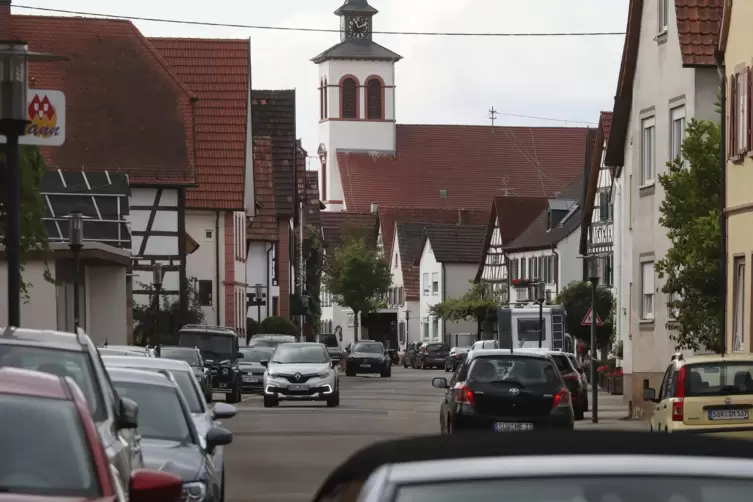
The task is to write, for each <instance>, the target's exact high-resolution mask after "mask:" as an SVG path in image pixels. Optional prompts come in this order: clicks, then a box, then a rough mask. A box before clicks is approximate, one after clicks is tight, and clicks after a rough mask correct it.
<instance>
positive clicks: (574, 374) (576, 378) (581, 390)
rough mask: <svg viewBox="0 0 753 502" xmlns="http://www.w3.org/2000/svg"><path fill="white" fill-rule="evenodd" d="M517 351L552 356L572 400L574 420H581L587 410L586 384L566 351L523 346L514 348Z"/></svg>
mask: <svg viewBox="0 0 753 502" xmlns="http://www.w3.org/2000/svg"><path fill="white" fill-rule="evenodd" d="M519 351H520V352H532V353H537V354H545V355H547V356H549V357H551V358H552V360H553V361H554V363H555V364H556V365H557V369H558V370H559V372H560V374H561V375H562V379H563V380H564V381H565V385H567V389H568V390H569V391H570V397H571V398H572V401H573V411H574V412H575V420H583V417H584V415H585V412H586V410H588V385H587V384H584V383H583V375H581V374H580V372H578V369H577V367H576V366H575V365H573V362H572V359H570V357H569V356H568V353H567V352H561V351H559V350H551V349H545V348H541V349H539V348H525V349H517V350H516V352H519Z"/></svg>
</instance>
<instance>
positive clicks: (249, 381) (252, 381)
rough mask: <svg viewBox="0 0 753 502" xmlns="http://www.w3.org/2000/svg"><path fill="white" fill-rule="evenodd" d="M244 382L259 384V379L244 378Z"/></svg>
mask: <svg viewBox="0 0 753 502" xmlns="http://www.w3.org/2000/svg"><path fill="white" fill-rule="evenodd" d="M243 381H244V382H246V383H259V377H254V376H244V377H243Z"/></svg>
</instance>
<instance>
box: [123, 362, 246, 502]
mask: <svg viewBox="0 0 753 502" xmlns="http://www.w3.org/2000/svg"><path fill="white" fill-rule="evenodd" d="M108 371H109V373H110V378H111V379H112V382H113V384H114V385H115V388H116V389H117V391H118V393H120V394H121V395H123V396H128V397H129V398H130V399H133V400H134V401H136V402H137V403H138V405H139V433H140V434H141V438H142V439H141V447H142V451H143V455H144V464H145V466H146V467H147V468H148V469H155V470H159V471H165V472H169V473H170V474H175V475H176V476H179V477H181V478H183V497H182V499H181V500H185V501H199V500H200V501H203V502H220V501H221V500H223V499H224V493H223V486H224V479H223V478H224V475H223V474H222V473H224V471H222V473H221V472H220V471H219V470H218V469H217V468H216V467H215V464H214V461H213V459H212V457H213V455H214V452H215V450H216V449H217V448H218V447H219V446H222V445H227V444H230V443H231V442H232V441H233V435H232V434H231V433H230V431H228V430H227V429H224V428H222V427H218V426H214V427H212V428H210V429H209V430H207V432H206V435H205V436H204V438H201V436H200V435H199V433H198V431H197V430H196V426H195V425H194V421H193V419H192V418H191V410H190V409H189V407H188V404H187V402H186V400H185V398H184V396H183V393H182V392H181V391H180V389H179V388H178V384H177V383H175V380H174V379H173V376H172V375H171V374H170V373H169V372H167V371H165V372H164V373H162V372H153V371H145V370H136V369H126V368H110V369H109V370H108Z"/></svg>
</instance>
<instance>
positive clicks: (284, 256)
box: [277, 219, 291, 319]
mask: <svg viewBox="0 0 753 502" xmlns="http://www.w3.org/2000/svg"><path fill="white" fill-rule="evenodd" d="M277 233H278V238H279V241H278V245H277V285H278V286H279V287H280V300H279V303H278V308H279V310H280V313H279V315H280V317H285V318H287V319H290V279H291V278H290V222H289V220H287V219H278V220H277Z"/></svg>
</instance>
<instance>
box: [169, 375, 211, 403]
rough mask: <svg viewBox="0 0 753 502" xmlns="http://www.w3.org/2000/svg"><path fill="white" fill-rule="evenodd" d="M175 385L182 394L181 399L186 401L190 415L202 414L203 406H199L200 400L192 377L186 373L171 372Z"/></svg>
mask: <svg viewBox="0 0 753 502" xmlns="http://www.w3.org/2000/svg"><path fill="white" fill-rule="evenodd" d="M170 373H172V374H173V378H175V383H177V384H178V388H180V391H181V392H182V393H183V397H184V398H185V399H186V404H188V409H189V411H190V412H191V413H204V411H205V410H204V406H203V405H202V404H201V398H200V397H199V389H197V388H196V385H194V380H193V379H194V376H193V374H191V373H189V372H188V371H171V372H170Z"/></svg>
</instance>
